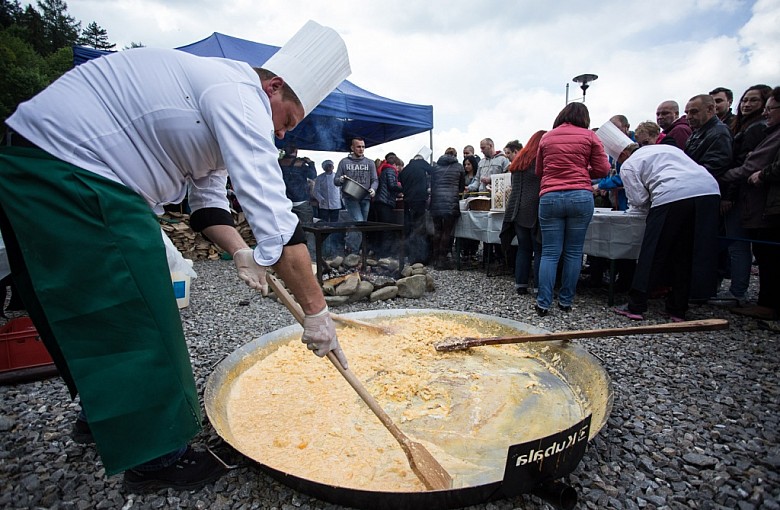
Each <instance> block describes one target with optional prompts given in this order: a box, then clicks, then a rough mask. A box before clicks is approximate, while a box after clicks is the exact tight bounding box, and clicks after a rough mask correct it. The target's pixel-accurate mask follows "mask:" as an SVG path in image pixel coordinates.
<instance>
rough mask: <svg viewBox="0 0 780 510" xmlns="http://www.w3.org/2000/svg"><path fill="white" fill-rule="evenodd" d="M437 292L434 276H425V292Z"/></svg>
mask: <svg viewBox="0 0 780 510" xmlns="http://www.w3.org/2000/svg"><path fill="white" fill-rule="evenodd" d="M435 290H436V283H435V282H434V281H433V276H431V275H429V274H427V273H426V274H425V292H434V291H435Z"/></svg>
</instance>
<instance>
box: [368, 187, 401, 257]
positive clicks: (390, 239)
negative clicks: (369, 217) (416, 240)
mask: <svg viewBox="0 0 780 510" xmlns="http://www.w3.org/2000/svg"><path fill="white" fill-rule="evenodd" d="M371 209H373V210H374V212H375V213H376V221H378V222H380V223H397V221H396V219H395V213H394V212H393V208H392V207H390V206H389V205H387V204H383V203H381V202H376V201H374V202H373V203H372V204H371ZM369 239H372V238H371V237H369ZM373 243H374V250H375V251H376V254H377V256H378V257H387V256H390V255H392V254H393V253H395V254H397V253H398V249H397V248H396V247H397V246H398V243H399V239H398V233H397V232H387V231H381V232H376V236H374V237H373Z"/></svg>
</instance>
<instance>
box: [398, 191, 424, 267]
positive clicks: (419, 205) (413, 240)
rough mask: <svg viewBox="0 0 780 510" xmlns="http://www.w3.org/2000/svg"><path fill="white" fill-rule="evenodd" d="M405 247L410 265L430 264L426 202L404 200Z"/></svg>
mask: <svg viewBox="0 0 780 510" xmlns="http://www.w3.org/2000/svg"><path fill="white" fill-rule="evenodd" d="M404 238H405V241H404V246H405V247H406V253H407V256H408V258H409V263H410V264H414V263H416V262H422V263H424V264H427V263H428V258H429V256H430V255H429V244H428V232H427V229H426V226H425V200H414V201H409V200H407V199H404Z"/></svg>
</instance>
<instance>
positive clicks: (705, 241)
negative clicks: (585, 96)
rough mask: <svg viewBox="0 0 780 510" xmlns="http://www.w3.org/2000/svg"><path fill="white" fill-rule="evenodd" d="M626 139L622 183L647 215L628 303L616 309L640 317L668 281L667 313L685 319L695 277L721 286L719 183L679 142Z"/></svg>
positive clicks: (632, 208) (621, 158) (632, 201)
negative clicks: (674, 144) (638, 142)
mask: <svg viewBox="0 0 780 510" xmlns="http://www.w3.org/2000/svg"><path fill="white" fill-rule="evenodd" d="M597 134H598V133H597ZM626 140H628V141H629V144H628V146H627V148H626V149H625V150H624V151H622V152H621V153H620V156H619V157H618V162H619V163H621V164H622V166H621V169H620V173H621V176H622V178H623V186H624V187H625V190H626V196H627V197H628V202H629V204H630V211H631V212H640V213H641V212H646V213H647V220H646V223H645V233H644V237H643V239H642V249H641V251H640V253H639V260H638V262H637V266H636V272H635V273H634V278H633V281H632V283H631V289H630V290H629V293H628V303H627V304H625V305H623V306H621V307H618V308H616V309H615V311H616V312H617V313H619V314H620V315H624V316H626V317H629V318H630V319H633V320H642V319H644V313H645V312H646V311H647V300H648V294H649V293H650V291H651V290H653V289H654V288H656V287H660V286H666V285H667V284H669V285H670V286H671V291H670V292H669V293H668V294H667V295H666V305H665V310H666V315H667V316H668V317H669V318H670V319H671V320H673V321H681V320H684V319H685V313H686V311H687V309H688V296H689V295H690V289H691V284H692V281H694V280H695V281H696V283H697V284H698V285H707V286H709V287H711V288H712V289H714V288H715V287H716V286H717V259H716V258H715V257H714V256H713V254H716V253H717V246H718V244H717V236H718V231H717V221H715V220H716V219H717V217H718V214H719V208H720V192H719V190H718V183H717V182H716V181H715V178H714V177H712V175H711V174H710V173H709V172H708V171H707V169H706V168H704V167H703V166H701V165H699V164H697V163H695V162H694V161H693V160H692V159H691V158H690V157H688V156H687V155H686V154H685V153H683V152H682V151H680V150H679V149H677V148H676V147H672V146H670V145H664V144H657V145H648V146H645V147H642V148H641V149H640V148H639V146H638V145H636V144H633V143H630V142H631V140H630V139H628V138H627V137H626Z"/></svg>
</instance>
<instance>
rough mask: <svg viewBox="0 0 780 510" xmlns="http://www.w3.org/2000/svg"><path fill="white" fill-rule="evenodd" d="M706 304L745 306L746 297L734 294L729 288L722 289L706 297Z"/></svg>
mask: <svg viewBox="0 0 780 510" xmlns="http://www.w3.org/2000/svg"><path fill="white" fill-rule="evenodd" d="M707 304H708V305H715V306H745V304H747V299H746V298H745V296H742V297H738V296H735V295H734V294H732V293H731V291H730V290H724V291H722V292H718V294H717V295H716V296H715V297H713V298H711V299H708V300H707Z"/></svg>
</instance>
